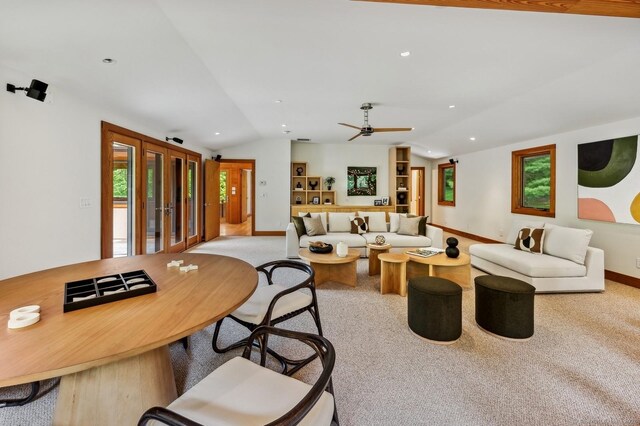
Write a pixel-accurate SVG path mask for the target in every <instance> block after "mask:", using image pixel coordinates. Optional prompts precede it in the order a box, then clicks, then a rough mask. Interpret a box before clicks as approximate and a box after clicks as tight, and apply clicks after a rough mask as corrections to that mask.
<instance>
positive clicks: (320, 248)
mask: <svg viewBox="0 0 640 426" xmlns="http://www.w3.org/2000/svg"><path fill="white" fill-rule="evenodd" d="M309 251H310V252H312V253H321V254H324V253H331V252H332V251H333V246H332V245H331V244H327V243H323V242H322V241H311V242H309Z"/></svg>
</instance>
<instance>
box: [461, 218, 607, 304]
mask: <svg viewBox="0 0 640 426" xmlns="http://www.w3.org/2000/svg"><path fill="white" fill-rule="evenodd" d="M525 226H529V227H537V228H540V227H544V229H545V237H544V241H543V246H542V247H543V253H542V254H535V253H529V252H526V251H522V250H516V249H515V248H514V244H508V243H505V244H473V245H471V246H470V247H469V253H470V254H471V265H473V266H474V267H475V268H477V269H480V270H482V271H484V272H487V273H489V274H491V275H502V276H507V277H512V278H517V279H519V280H522V281H525V282H527V283H529V284H531V285H533V286H534V287H535V288H536V293H557V292H601V291H604V251H602V250H601V249H598V248H594V247H589V246H588V244H589V241H590V239H591V235H592V232H591V231H590V230H586V229H575V228H566V227H562V226H556V225H552V224H544V223H536V222H528V223H527V222H517V223H515V224H514V226H513V227H512V230H511V232H510V234H509V236H508V237H507V242H511V241H513V242H514V243H515V241H516V238H517V233H518V231H519V230H520V229H521V228H523V227H525Z"/></svg>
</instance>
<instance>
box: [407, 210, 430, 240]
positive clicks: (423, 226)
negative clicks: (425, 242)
mask: <svg viewBox="0 0 640 426" xmlns="http://www.w3.org/2000/svg"><path fill="white" fill-rule="evenodd" d="M407 217H419V218H420V223H419V224H418V235H424V236H425V237H426V236H427V219H429V216H416V215H414V214H408V215H407Z"/></svg>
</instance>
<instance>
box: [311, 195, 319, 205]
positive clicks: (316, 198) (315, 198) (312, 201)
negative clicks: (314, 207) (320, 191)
mask: <svg viewBox="0 0 640 426" xmlns="http://www.w3.org/2000/svg"><path fill="white" fill-rule="evenodd" d="M311 204H320V197H313V198H312V199H311Z"/></svg>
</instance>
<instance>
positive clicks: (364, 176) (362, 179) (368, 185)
mask: <svg viewBox="0 0 640 426" xmlns="http://www.w3.org/2000/svg"><path fill="white" fill-rule="evenodd" d="M377 173H378V168H377V167H351V166H349V167H347V195H349V196H355V195H376V187H377Z"/></svg>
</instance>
